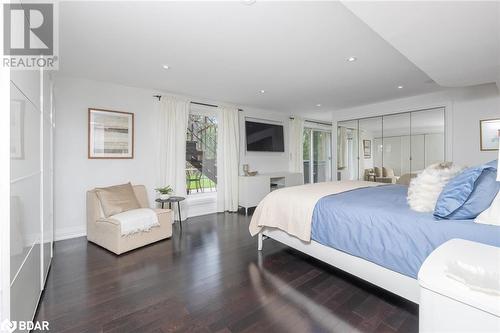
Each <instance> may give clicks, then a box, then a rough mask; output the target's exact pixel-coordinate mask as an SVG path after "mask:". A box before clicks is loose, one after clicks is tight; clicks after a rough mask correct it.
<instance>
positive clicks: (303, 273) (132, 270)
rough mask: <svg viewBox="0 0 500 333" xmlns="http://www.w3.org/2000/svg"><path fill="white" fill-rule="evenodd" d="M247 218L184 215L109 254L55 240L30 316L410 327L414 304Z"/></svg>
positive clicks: (274, 326) (242, 328) (137, 323)
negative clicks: (261, 232) (160, 233)
mask: <svg viewBox="0 0 500 333" xmlns="http://www.w3.org/2000/svg"><path fill="white" fill-rule="evenodd" d="M248 223H249V218H248V217H245V216H243V215H238V214H212V215H206V216H200V217H196V218H190V219H189V220H188V221H187V223H185V224H184V226H183V227H184V228H183V229H184V230H183V232H182V233H181V232H180V230H179V229H178V226H177V224H176V225H174V235H173V236H172V238H171V239H169V240H165V241H161V242H158V243H155V244H152V245H149V246H146V247H144V248H141V249H138V250H135V251H131V252H129V253H126V254H124V255H121V256H116V255H114V254H112V253H110V252H108V251H106V250H104V249H102V248H100V247H98V246H97V245H94V244H91V243H87V241H86V239H85V238H76V239H71V240H65V241H60V242H56V244H55V256H54V259H53V263H52V267H51V270H50V274H49V277H48V281H47V286H46V289H45V291H44V294H43V298H42V300H41V303H40V306H39V308H38V312H37V315H36V320H48V321H49V322H50V330H51V332H71V333H74V332H76V333H79V332H120V333H121V332H155V333H166V332H169V333H170V332H220V333H229V332H233V333H235V332H245V333H247V332H346V331H353V332H356V331H357V332H390V333H394V332H417V331H418V316H417V310H418V308H417V306H415V305H414V304H412V303H409V302H407V301H405V300H403V299H401V298H399V297H397V296H394V295H392V294H389V293H386V292H384V291H381V290H380V289H378V288H376V287H374V286H372V285H369V284H367V283H364V282H362V281H361V280H359V279H357V278H355V277H352V276H350V275H349V274H346V273H344V272H341V271H339V270H337V269H335V268H332V267H330V266H328V265H325V264H324V263H321V262H319V261H317V260H315V259H313V258H310V257H309V256H307V255H304V254H302V253H299V252H298V251H296V250H293V249H290V248H287V247H286V246H284V245H282V244H279V243H277V242H274V241H272V240H266V241H265V246H264V251H263V252H262V253H259V252H258V251H257V250H256V247H257V244H256V243H257V241H256V239H255V238H252V237H250V235H249V233H248Z"/></svg>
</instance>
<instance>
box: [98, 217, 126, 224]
mask: <svg viewBox="0 0 500 333" xmlns="http://www.w3.org/2000/svg"><path fill="white" fill-rule="evenodd" d="M96 222H98V223H110V224H114V225H117V226H120V222H118V220H115V219H112V218H109V217H108V218H101V219H97V221H96Z"/></svg>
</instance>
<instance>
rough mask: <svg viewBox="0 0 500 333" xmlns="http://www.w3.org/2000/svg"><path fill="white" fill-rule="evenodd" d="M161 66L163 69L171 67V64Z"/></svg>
mask: <svg viewBox="0 0 500 333" xmlns="http://www.w3.org/2000/svg"><path fill="white" fill-rule="evenodd" d="M161 67H163V69H169V68H170V66H168V65H162V66H161Z"/></svg>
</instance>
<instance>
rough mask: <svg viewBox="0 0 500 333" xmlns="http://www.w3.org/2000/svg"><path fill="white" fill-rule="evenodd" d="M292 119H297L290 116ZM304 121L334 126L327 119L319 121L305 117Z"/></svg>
mask: <svg viewBox="0 0 500 333" xmlns="http://www.w3.org/2000/svg"><path fill="white" fill-rule="evenodd" d="M290 119H295V118H294V117H290ZM304 121H307V122H308V123H314V124H319V125H326V126H332V125H333V124H332V123H328V122H325V121H318V120H308V119H304Z"/></svg>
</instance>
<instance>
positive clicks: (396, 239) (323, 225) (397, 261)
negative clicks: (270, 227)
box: [311, 185, 500, 278]
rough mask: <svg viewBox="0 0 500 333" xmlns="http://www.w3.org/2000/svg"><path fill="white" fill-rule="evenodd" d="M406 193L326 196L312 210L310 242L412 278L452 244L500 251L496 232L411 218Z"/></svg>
mask: <svg viewBox="0 0 500 333" xmlns="http://www.w3.org/2000/svg"><path fill="white" fill-rule="evenodd" d="M407 191H408V187H406V186H402V185H386V186H379V187H371V188H362V189H357V190H353V191H349V192H344V193H340V194H334V195H330V196H326V197H324V198H322V199H321V200H319V201H318V203H317V204H316V207H315V208H314V213H313V221H312V231H311V238H312V239H313V240H315V241H317V242H319V243H321V244H323V245H327V246H330V247H333V248H335V249H338V250H341V251H344V252H346V253H349V254H351V255H354V256H357V257H361V258H363V259H366V260H369V261H371V262H374V263H376V264H378V265H380V266H383V267H386V268H388V269H390V270H393V271H396V272H399V273H401V274H404V275H407V276H410V277H413V278H416V277H417V274H418V270H419V269H420V266H421V265H422V263H423V262H424V260H425V258H427V256H428V255H429V254H430V253H431V252H432V251H433V250H434V249H436V248H437V247H438V246H439V245H441V244H443V243H444V242H446V241H448V240H450V239H453V238H461V239H468V240H471V241H476V242H480V243H484V244H489V245H494V246H498V247H500V227H498V226H491V225H484V224H477V223H474V221H473V220H453V221H451V220H450V221H448V220H437V219H435V218H434V216H433V215H432V213H418V212H415V211H413V210H411V209H410V207H409V206H408V204H407V202H406V196H407Z"/></svg>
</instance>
